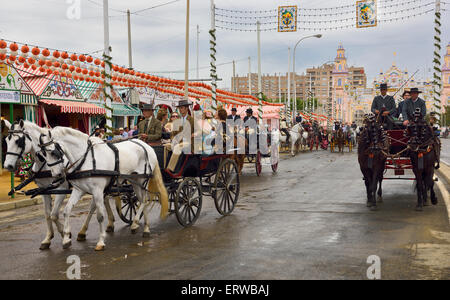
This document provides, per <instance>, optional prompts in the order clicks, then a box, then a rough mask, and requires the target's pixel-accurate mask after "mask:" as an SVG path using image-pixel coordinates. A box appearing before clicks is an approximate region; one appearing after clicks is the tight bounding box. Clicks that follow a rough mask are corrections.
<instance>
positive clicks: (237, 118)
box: [227, 115, 241, 121]
mask: <svg viewBox="0 0 450 300" xmlns="http://www.w3.org/2000/svg"><path fill="white" fill-rule="evenodd" d="M227 119H228V120H233V115H229V116H228V117H227ZM240 119H241V116H240V115H236V116H235V119H234V120H235V121H236V120H240Z"/></svg>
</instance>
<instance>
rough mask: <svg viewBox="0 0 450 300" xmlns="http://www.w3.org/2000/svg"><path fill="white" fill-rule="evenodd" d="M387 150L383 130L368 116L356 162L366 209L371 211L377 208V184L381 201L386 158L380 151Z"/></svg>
mask: <svg viewBox="0 0 450 300" xmlns="http://www.w3.org/2000/svg"><path fill="white" fill-rule="evenodd" d="M387 148H388V144H387V140H386V139H385V137H384V132H383V128H382V127H381V125H380V124H378V123H377V122H376V121H375V116H374V115H371V116H368V117H367V118H366V122H365V127H364V129H363V131H362V132H361V134H360V137H359V141H358V162H359V166H360V169H361V172H362V174H363V176H364V183H365V185H366V190H367V207H369V208H370V209H371V210H375V209H376V207H377V202H376V196H375V194H376V192H377V184H379V186H378V199H379V200H380V202H381V201H382V189H381V185H382V181H383V173H384V169H385V164H386V156H384V154H383V153H382V150H387Z"/></svg>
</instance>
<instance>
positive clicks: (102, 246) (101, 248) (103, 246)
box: [94, 245, 105, 251]
mask: <svg viewBox="0 0 450 300" xmlns="http://www.w3.org/2000/svg"><path fill="white" fill-rule="evenodd" d="M94 250H95V251H104V250H105V245H97V246H96V247H95V249H94Z"/></svg>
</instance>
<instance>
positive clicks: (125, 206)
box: [116, 193, 143, 225]
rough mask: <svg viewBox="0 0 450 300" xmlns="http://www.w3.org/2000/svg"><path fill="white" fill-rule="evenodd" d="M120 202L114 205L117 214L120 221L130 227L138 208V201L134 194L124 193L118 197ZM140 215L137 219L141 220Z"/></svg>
mask: <svg viewBox="0 0 450 300" xmlns="http://www.w3.org/2000/svg"><path fill="white" fill-rule="evenodd" d="M120 200H121V201H120V202H118V203H116V210H117V214H118V215H119V217H120V219H121V220H122V221H124V222H125V223H127V224H128V225H131V223H133V220H134V216H136V211H137V209H138V207H139V199H138V197H137V196H136V194H135V193H125V194H122V195H121V196H120ZM142 215H143V214H141V216H140V217H139V219H140V218H142Z"/></svg>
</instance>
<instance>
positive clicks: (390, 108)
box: [371, 83, 397, 129]
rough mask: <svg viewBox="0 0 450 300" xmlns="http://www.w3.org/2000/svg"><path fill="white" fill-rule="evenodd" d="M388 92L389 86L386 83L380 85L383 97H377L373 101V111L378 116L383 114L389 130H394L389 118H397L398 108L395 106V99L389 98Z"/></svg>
mask: <svg viewBox="0 0 450 300" xmlns="http://www.w3.org/2000/svg"><path fill="white" fill-rule="evenodd" d="M387 90H388V86H387V84H386V83H382V84H380V93H381V95H379V96H376V97H375V98H374V99H373V102H372V109H371V111H372V112H373V113H374V114H376V115H378V114H380V113H381V114H382V116H383V117H387V118H386V119H387V122H385V125H386V127H387V129H392V122H390V118H389V116H391V117H392V116H395V113H396V112H397V107H396V106H395V100H394V97H392V96H389V95H388V94H387Z"/></svg>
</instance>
